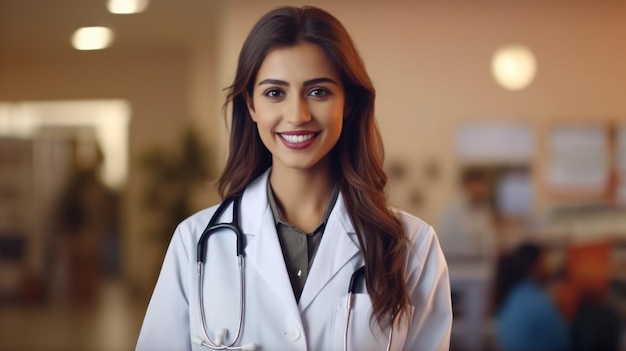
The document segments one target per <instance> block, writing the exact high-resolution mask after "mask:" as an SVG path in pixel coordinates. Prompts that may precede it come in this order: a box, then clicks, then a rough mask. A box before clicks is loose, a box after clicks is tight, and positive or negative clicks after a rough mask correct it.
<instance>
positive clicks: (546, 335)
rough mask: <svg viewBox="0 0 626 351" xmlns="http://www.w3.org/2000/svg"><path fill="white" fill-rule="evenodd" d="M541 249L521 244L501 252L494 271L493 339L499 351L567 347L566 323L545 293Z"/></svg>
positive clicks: (545, 273)
mask: <svg viewBox="0 0 626 351" xmlns="http://www.w3.org/2000/svg"><path fill="white" fill-rule="evenodd" d="M550 277H551V272H550V269H549V267H548V264H547V259H546V255H545V253H544V251H543V249H542V248H541V247H540V246H538V245H535V244H531V243H524V244H522V245H520V246H518V247H517V248H516V249H514V250H513V251H512V252H511V253H509V254H507V255H504V256H503V257H502V258H501V260H500V262H499V265H498V268H497V273H496V291H495V306H496V310H497V332H496V336H497V341H498V344H499V346H500V347H501V348H502V350H503V351H543V350H545V351H559V350H567V348H568V329H567V325H566V322H565V320H564V318H563V316H562V315H561V313H560V311H559V310H558V308H557V305H556V304H555V302H554V301H553V300H552V297H551V296H550V294H549V293H548V289H547V288H546V286H545V285H546V284H547V283H548V282H549V280H550Z"/></svg>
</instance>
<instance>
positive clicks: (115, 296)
mask: <svg viewBox="0 0 626 351" xmlns="http://www.w3.org/2000/svg"><path fill="white" fill-rule="evenodd" d="M144 312H145V304H144V303H138V302H135V301H134V300H133V299H132V298H131V297H130V294H128V293H127V291H126V289H125V288H124V287H123V286H122V285H121V284H120V283H116V282H110V283H106V284H105V285H104V286H103V288H102V290H101V294H100V296H99V299H98V301H97V303H95V304H94V305H91V306H87V307H82V308H77V307H72V308H69V307H67V306H66V307H64V306H46V307H42V306H39V307H38V306H29V307H17V306H8V307H7V306H5V307H0V350H7V351H12V350H24V351H26V350H28V351H35V350H64V351H65V350H67V351H71V350H94V351H123V350H134V347H135V342H136V341H137V335H138V333H139V329H140V327H141V322H142V319H143V314H144Z"/></svg>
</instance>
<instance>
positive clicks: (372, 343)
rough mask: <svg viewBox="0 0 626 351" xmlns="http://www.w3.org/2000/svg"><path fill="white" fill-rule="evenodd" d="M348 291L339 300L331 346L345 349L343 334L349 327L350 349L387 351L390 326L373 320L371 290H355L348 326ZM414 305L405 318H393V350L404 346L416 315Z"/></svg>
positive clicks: (333, 348) (348, 340)
mask: <svg viewBox="0 0 626 351" xmlns="http://www.w3.org/2000/svg"><path fill="white" fill-rule="evenodd" d="M347 302H348V295H344V296H342V297H341V298H340V300H339V302H338V303H337V307H336V311H335V321H334V326H333V334H332V340H331V343H332V348H331V349H332V350H344V338H345V336H346V330H347V350H359V351H361V350H362V351H369V350H371V351H384V350H387V349H388V346H389V342H390V341H389V340H390V339H389V337H390V333H389V330H388V329H387V330H385V331H383V330H381V329H380V328H379V326H378V324H377V323H376V321H373V323H370V320H371V319H370V318H371V316H372V301H371V300H370V297H369V295H368V294H354V295H353V300H352V309H351V312H350V321H349V325H348V326H347V328H346V321H347V316H348V310H347ZM413 310H414V309H413V306H410V308H409V313H408V314H407V316H404V317H403V318H397V319H396V320H395V321H394V327H393V333H392V335H391V347H390V348H389V349H390V350H402V349H403V348H404V344H405V342H406V338H407V335H408V331H409V328H410V321H411V320H412V317H413Z"/></svg>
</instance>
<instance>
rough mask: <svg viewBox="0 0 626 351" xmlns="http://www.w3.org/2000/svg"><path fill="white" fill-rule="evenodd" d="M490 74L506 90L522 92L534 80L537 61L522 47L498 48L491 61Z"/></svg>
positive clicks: (527, 49)
mask: <svg viewBox="0 0 626 351" xmlns="http://www.w3.org/2000/svg"><path fill="white" fill-rule="evenodd" d="M491 73H492V74H493V77H494V78H495V80H496V81H497V82H498V84H500V86H502V87H503V88H505V89H507V90H522V89H524V88H526V87H527V86H528V85H529V84H530V83H531V82H532V81H533V79H534V78H535V74H536V73H537V61H536V60H535V56H534V55H533V53H532V51H531V50H530V49H529V48H527V47H525V46H523V45H507V46H503V47H501V48H499V49H498V50H496V52H495V53H494V55H493V58H492V60H491Z"/></svg>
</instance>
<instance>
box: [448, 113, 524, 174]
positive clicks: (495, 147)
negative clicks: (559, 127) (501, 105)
mask: <svg viewBox="0 0 626 351" xmlns="http://www.w3.org/2000/svg"><path fill="white" fill-rule="evenodd" d="M455 147H456V154H457V157H458V158H459V160H460V161H461V162H462V163H465V164H467V163H528V162H530V161H531V160H532V157H533V153H534V149H535V139H534V136H533V133H532V130H531V128H530V127H529V126H527V125H525V124H523V123H518V122H473V123H467V124H465V125H462V126H460V127H459V128H458V129H457V130H456V134H455Z"/></svg>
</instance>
